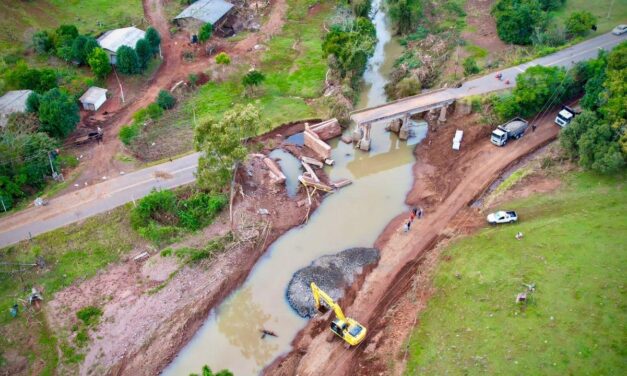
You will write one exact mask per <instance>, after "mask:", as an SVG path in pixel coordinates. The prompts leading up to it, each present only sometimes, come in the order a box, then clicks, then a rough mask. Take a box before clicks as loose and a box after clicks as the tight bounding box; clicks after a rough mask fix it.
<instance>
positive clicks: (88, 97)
mask: <svg viewBox="0 0 627 376" xmlns="http://www.w3.org/2000/svg"><path fill="white" fill-rule="evenodd" d="M103 95H107V89H103V88H100V87H96V86H92V87H90V88H89V89H87V91H86V92H85V93H84V94H83V95H81V97H80V98H79V99H78V100H79V101H80V102H81V103H96V102H98V99H99V98H101V97H102V96H103Z"/></svg>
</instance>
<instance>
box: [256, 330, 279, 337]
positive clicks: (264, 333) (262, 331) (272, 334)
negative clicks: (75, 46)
mask: <svg viewBox="0 0 627 376" xmlns="http://www.w3.org/2000/svg"><path fill="white" fill-rule="evenodd" d="M260 332H261V333H262V334H261V339H264V338H266V336H272V337H278V335H277V334H276V333H275V332H273V331H271V330H266V329H261V330H260Z"/></svg>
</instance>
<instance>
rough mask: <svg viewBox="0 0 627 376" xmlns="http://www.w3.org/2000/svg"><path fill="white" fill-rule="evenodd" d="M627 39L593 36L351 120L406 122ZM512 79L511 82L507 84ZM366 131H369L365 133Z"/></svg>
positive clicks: (590, 55)
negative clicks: (534, 70)
mask: <svg viewBox="0 0 627 376" xmlns="http://www.w3.org/2000/svg"><path fill="white" fill-rule="evenodd" d="M626 39H627V34H623V35H620V36H617V35H613V34H611V33H607V34H603V35H601V36H598V37H596V38H592V39H589V40H587V41H584V42H582V43H579V44H577V45H574V46H571V47H568V48H565V49H564V50H562V51H559V52H556V53H554V54H552V55H549V56H545V57H541V58H539V59H535V60H533V61H530V62H527V63H524V64H520V65H517V66H515V67H511V68H507V69H503V70H501V71H500V72H501V73H502V74H503V80H502V81H499V80H497V79H496V78H495V77H494V73H490V74H488V75H486V76H483V77H480V78H476V79H473V80H470V81H466V82H465V83H464V84H463V85H462V86H461V87H458V88H444V89H438V90H433V91H430V92H426V93H422V94H418V95H414V96H411V97H407V98H403V99H399V100H396V101H393V102H389V103H386V104H383V105H380V106H376V107H371V108H364V109H361V110H357V111H353V112H352V113H351V119H352V120H353V121H354V122H355V123H356V124H357V125H358V129H359V128H363V127H368V126H369V125H370V124H372V123H375V122H383V121H386V122H389V121H392V120H395V119H403V120H405V121H403V124H406V123H407V121H406V120H407V119H408V118H409V117H410V116H411V115H415V114H419V113H423V112H427V111H430V110H434V109H438V108H445V107H447V106H449V105H451V104H452V103H453V102H455V100H457V99H459V98H463V97H467V96H471V95H480V94H487V93H490V92H496V91H499V90H505V89H508V88H510V87H513V86H515V84H516V77H517V76H518V75H519V74H520V73H523V72H524V71H526V70H527V69H528V68H530V67H533V66H536V65H542V66H547V67H549V66H558V67H564V68H567V69H568V68H570V67H572V66H573V65H574V64H576V63H577V62H579V61H584V60H588V59H590V58H594V57H596V56H597V55H598V52H599V50H602V49H603V50H608V51H609V50H611V49H612V48H613V47H615V46H616V45H618V44H619V43H621V42H622V41H624V40H626ZM507 80H509V82H510V84H509V85H507V84H505V81H507ZM362 133H364V134H365V133H366V132H362Z"/></svg>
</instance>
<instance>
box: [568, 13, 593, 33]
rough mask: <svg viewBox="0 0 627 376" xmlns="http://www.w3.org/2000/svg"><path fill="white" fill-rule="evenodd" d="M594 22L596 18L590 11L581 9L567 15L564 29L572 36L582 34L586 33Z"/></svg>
mask: <svg viewBox="0 0 627 376" xmlns="http://www.w3.org/2000/svg"><path fill="white" fill-rule="evenodd" d="M596 23H597V18H596V17H595V16H594V15H593V14H592V13H590V12H588V11H586V10H582V11H580V12H574V13H573V14H571V15H570V16H568V19H567V20H566V30H567V31H568V33H569V34H570V35H572V36H582V35H585V34H586V33H588V32H589V31H590V30H591V29H592V26H594V25H595V24H596Z"/></svg>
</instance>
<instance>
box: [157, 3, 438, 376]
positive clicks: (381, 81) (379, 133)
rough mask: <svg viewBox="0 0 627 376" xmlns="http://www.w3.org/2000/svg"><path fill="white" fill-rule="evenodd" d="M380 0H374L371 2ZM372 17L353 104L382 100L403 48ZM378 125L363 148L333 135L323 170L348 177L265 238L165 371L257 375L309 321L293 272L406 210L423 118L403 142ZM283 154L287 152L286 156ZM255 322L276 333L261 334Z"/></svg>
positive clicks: (372, 233) (379, 17)
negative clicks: (291, 224) (299, 218)
mask: <svg viewBox="0 0 627 376" xmlns="http://www.w3.org/2000/svg"><path fill="white" fill-rule="evenodd" d="M382 1H383V0H373V9H377V8H378V7H379V6H380V4H381V3H382ZM373 21H374V23H375V26H376V30H377V37H378V39H379V42H378V44H377V46H376V50H375V54H374V56H373V57H372V58H371V59H370V60H369V65H368V68H367V70H366V72H365V74H364V80H365V82H366V83H365V84H364V86H363V90H362V95H361V100H360V103H359V104H358V106H357V107H358V108H361V107H366V106H373V105H378V104H382V103H385V101H386V97H385V92H384V86H385V83H386V82H387V75H388V73H389V72H390V70H391V67H392V64H393V62H394V60H395V59H396V58H397V57H398V55H399V54H400V52H401V49H400V48H399V47H400V46H398V43H397V42H396V41H395V40H393V39H392V31H391V30H390V27H389V25H388V23H387V19H386V17H385V13H384V11H383V10H380V11H379V12H377V14H376V16H375V18H374V20H373ZM384 126H385V125H384V124H374V125H373V127H372V132H371V135H372V140H373V141H372V150H371V151H370V152H369V153H365V152H361V151H359V150H355V149H354V148H353V146H352V145H347V144H345V143H343V142H339V140H338V139H335V140H333V141H332V142H331V143H330V144H331V146H332V148H333V150H332V156H331V158H332V159H334V160H335V165H334V166H333V167H330V168H329V167H327V168H326V173H327V174H328V175H329V176H330V178H331V180H338V179H341V178H349V179H351V180H353V184H352V185H350V186H348V187H345V188H342V189H340V190H338V191H337V192H335V193H333V194H331V195H330V196H329V197H327V198H325V200H324V201H323V203H322V205H320V207H319V208H318V209H317V210H316V211H315V212H314V214H313V215H312V217H311V218H310V220H309V222H308V223H307V224H306V225H305V226H301V227H298V228H294V229H292V230H291V231H289V232H287V233H286V234H285V235H283V236H282V237H281V238H279V239H278V240H277V241H275V242H274V243H273V244H272V245H271V246H270V248H269V249H268V250H267V252H266V253H265V254H264V256H262V258H261V259H260V261H259V262H258V263H257V265H255V267H254V268H253V270H252V271H251V273H250V275H249V277H248V278H247V280H246V281H245V282H244V284H243V285H242V287H240V288H239V289H237V290H236V291H234V292H233V293H232V294H231V295H230V296H229V297H228V298H227V299H225V301H224V302H223V303H222V304H221V305H220V306H218V307H217V308H215V309H213V310H212V311H211V312H210V314H209V317H208V318H207V320H206V322H205V323H204V324H203V326H202V327H201V328H200V329H199V330H198V332H197V333H196V334H195V336H194V337H193V339H192V340H191V341H190V342H189V343H188V344H187V345H186V346H185V347H184V348H183V349H182V350H181V352H180V353H179V355H178V356H177V357H176V359H175V360H174V361H173V362H172V364H170V365H169V366H168V368H167V369H165V370H164V372H163V374H164V375H167V376H170V375H176V376H187V375H189V374H190V373H192V372H196V373H198V372H200V370H201V368H202V366H203V365H205V364H207V365H209V366H210V367H211V368H212V369H213V370H215V371H217V370H220V369H224V368H226V369H229V370H231V371H232V372H234V374H235V375H237V376H248V375H255V374H258V373H259V372H260V371H261V370H262V369H263V368H264V367H265V366H266V365H268V364H270V363H271V362H272V361H273V360H274V359H276V358H277V357H278V356H280V355H281V354H284V353H286V352H288V351H290V350H291V346H290V343H291V341H292V340H293V339H294V337H295V336H296V334H297V333H298V331H300V330H301V329H302V328H303V327H304V326H305V325H306V324H307V320H305V319H303V318H301V317H299V316H298V315H297V314H296V313H295V312H294V311H293V310H292V309H291V308H290V306H289V305H288V303H287V301H286V298H285V289H286V288H287V285H288V283H289V281H290V278H291V277H292V275H293V273H295V272H296V271H297V270H298V269H300V268H303V267H305V266H307V265H309V264H310V263H311V261H312V260H314V259H316V258H318V257H320V256H322V255H326V254H332V253H337V252H339V251H342V250H344V249H347V248H351V247H371V246H372V245H373V243H374V241H375V240H376V239H377V237H378V236H379V234H380V233H381V231H382V230H383V229H384V227H385V226H386V225H387V224H388V223H389V222H390V221H391V220H392V219H393V218H394V217H395V216H396V215H398V214H399V213H401V212H402V211H404V210H407V208H406V206H405V205H404V200H405V196H406V194H407V192H408V190H409V189H410V187H411V183H412V173H411V166H412V164H413V162H414V157H413V155H412V151H413V148H414V145H416V144H417V143H418V142H420V141H421V140H422V139H423V138H424V137H425V136H426V132H427V126H426V124H424V123H423V124H420V125H416V126H415V128H414V134H415V136H414V137H412V138H410V140H409V141H406V142H405V141H399V140H398V138H397V137H396V135H394V134H392V133H388V132H385V130H384ZM294 141H297V140H294ZM277 153H278V152H277ZM271 157H279V158H281V160H282V161H283V158H284V156H282V155H279V154H277V155H271ZM289 161H290V160H289V158H285V162H284V163H291V162H289ZM279 163H281V162H279ZM281 167H282V168H283V167H284V166H283V164H282V165H281ZM287 168H288V169H293V168H294V166H291V167H289V166H288V167H287ZM290 174H291V172H290ZM286 175H287V174H286ZM289 189H292V188H290V185H289V183H288V190H289ZM261 329H268V330H271V331H273V332H275V333H276V334H277V335H278V337H276V338H274V337H267V338H265V339H261V333H260V330H261Z"/></svg>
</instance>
